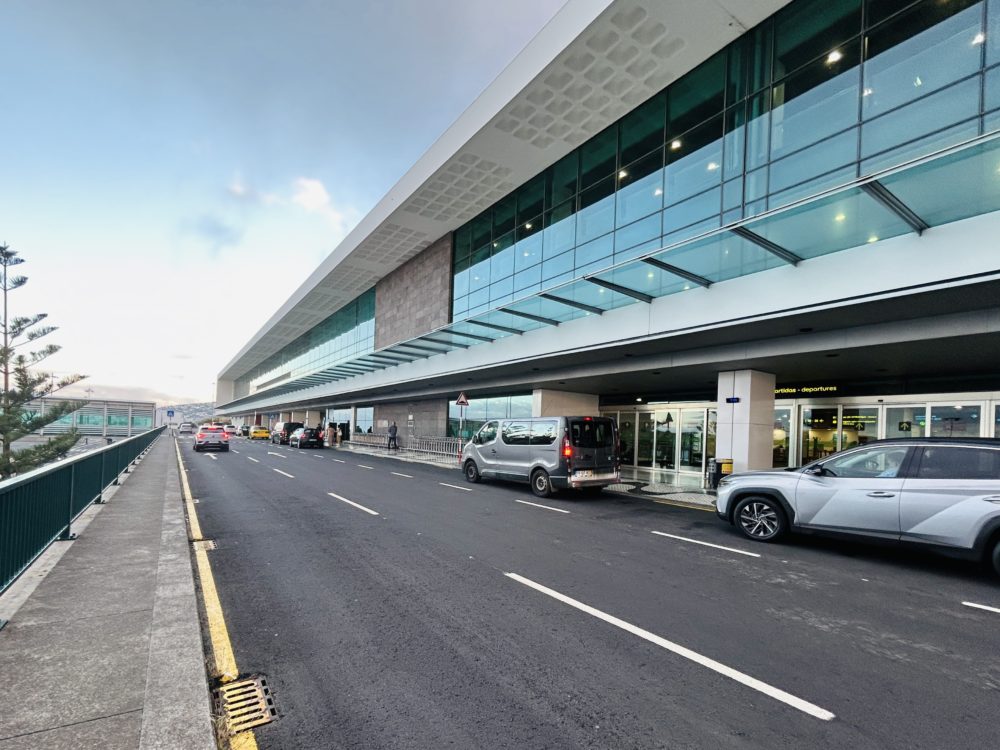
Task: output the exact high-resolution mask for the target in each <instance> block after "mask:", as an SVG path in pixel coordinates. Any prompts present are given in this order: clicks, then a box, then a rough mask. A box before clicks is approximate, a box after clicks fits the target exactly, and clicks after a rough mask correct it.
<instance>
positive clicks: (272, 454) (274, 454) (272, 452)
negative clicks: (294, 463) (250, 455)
mask: <svg viewBox="0 0 1000 750" xmlns="http://www.w3.org/2000/svg"><path fill="white" fill-rule="evenodd" d="M267 455H269V456H277V457H278V458H288V456H282V455H281V454H280V453H275V452H274V451H268V452H267Z"/></svg>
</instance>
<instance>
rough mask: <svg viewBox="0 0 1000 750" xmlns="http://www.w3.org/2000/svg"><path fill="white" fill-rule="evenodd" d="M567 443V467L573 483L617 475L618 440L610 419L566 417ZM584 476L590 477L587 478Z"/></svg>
mask: <svg viewBox="0 0 1000 750" xmlns="http://www.w3.org/2000/svg"><path fill="white" fill-rule="evenodd" d="M567 431H568V432H569V436H568V437H569V442H570V445H571V446H572V448H573V456H572V458H571V462H570V465H571V467H572V470H573V477H574V478H575V479H588V478H594V479H597V478H600V477H605V476H609V477H610V476H614V475H615V473H616V472H617V471H618V438H617V435H616V430H615V423H614V420H612V419H611V418H610V417H570V418H569V419H568V420H567ZM587 472H591V473H592V477H591V476H587Z"/></svg>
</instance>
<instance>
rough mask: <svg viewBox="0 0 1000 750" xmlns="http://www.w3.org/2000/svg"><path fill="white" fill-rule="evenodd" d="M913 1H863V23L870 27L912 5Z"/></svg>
mask: <svg viewBox="0 0 1000 750" xmlns="http://www.w3.org/2000/svg"><path fill="white" fill-rule="evenodd" d="M914 2H915V0H865V6H866V10H865V13H866V15H865V23H866V25H867V26H869V27H871V26H874V25H875V24H877V23H879V22H881V21H884V20H885V19H887V18H888V17H889V16H891V15H894V14H896V13H898V12H899V11H901V10H903V9H904V8H906V7H908V6H910V5H913V3H914Z"/></svg>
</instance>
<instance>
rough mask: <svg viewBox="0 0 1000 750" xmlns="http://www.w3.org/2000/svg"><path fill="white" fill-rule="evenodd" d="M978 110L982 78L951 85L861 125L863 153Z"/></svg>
mask: <svg viewBox="0 0 1000 750" xmlns="http://www.w3.org/2000/svg"><path fill="white" fill-rule="evenodd" d="M978 112H979V79H978V77H976V78H971V79H969V80H967V81H964V82H963V83H960V84H957V85H955V86H949V87H948V88H946V89H944V90H943V91H939V92H938V93H936V94H934V95H933V96H929V97H926V98H924V99H921V100H919V101H916V102H913V103H912V104H908V105H907V106H905V107H902V108H900V109H897V110H896V111H895V112H891V113H889V114H887V115H885V116H884V117H880V118H878V119H877V120H872V121H870V122H866V123H865V124H864V125H863V126H862V128H861V155H862V156H865V157H867V156H871V155H872V154H876V153H878V152H880V151H884V150H886V149H889V148H892V147H893V146H897V145H899V144H900V143H905V142H907V141H909V140H912V139H913V138H915V137H919V136H922V135H925V134H927V133H930V132H932V131H934V130H939V129H941V128H944V127H947V126H948V125H951V124H953V123H955V122H958V121H960V120H965V119H968V118H969V117H973V116H975V115H976V114H978Z"/></svg>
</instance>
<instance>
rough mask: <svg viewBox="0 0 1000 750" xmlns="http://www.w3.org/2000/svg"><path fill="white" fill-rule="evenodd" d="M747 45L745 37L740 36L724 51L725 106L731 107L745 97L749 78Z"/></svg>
mask: <svg viewBox="0 0 1000 750" xmlns="http://www.w3.org/2000/svg"><path fill="white" fill-rule="evenodd" d="M749 47H750V45H749V43H748V40H747V37H746V36H741V37H740V38H739V39H737V40H736V41H735V42H733V43H732V44H730V45H729V47H728V48H727V49H726V57H727V63H728V67H727V72H726V105H727V106H731V105H733V104H735V103H736V102H738V101H740V100H741V99H743V98H744V97H745V96H746V95H747V79H748V77H749V70H748V58H749V54H750V53H749Z"/></svg>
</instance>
